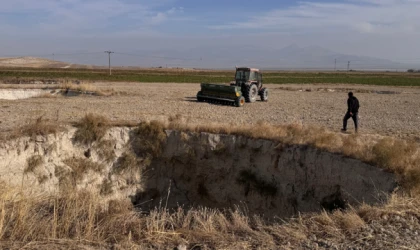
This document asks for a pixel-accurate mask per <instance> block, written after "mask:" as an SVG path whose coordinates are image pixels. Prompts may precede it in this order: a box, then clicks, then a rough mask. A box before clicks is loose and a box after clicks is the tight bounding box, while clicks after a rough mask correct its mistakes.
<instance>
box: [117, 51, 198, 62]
mask: <svg viewBox="0 0 420 250" xmlns="http://www.w3.org/2000/svg"><path fill="white" fill-rule="evenodd" d="M115 54H118V55H125V56H138V57H146V58H159V59H170V60H183V61H202V58H199V59H197V58H181V57H167V56H150V55H140V54H132V53H122V52H115Z"/></svg>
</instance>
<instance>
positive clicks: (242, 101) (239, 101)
mask: <svg viewBox="0 0 420 250" xmlns="http://www.w3.org/2000/svg"><path fill="white" fill-rule="evenodd" d="M244 104H245V98H244V97H243V96H241V97H238V98H237V99H236V100H235V106H236V107H242V106H244Z"/></svg>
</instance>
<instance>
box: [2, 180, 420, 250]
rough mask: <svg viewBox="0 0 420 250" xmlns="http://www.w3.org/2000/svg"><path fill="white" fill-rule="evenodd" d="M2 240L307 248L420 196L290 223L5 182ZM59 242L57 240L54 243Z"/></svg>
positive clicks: (418, 204) (413, 211) (416, 212)
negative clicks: (29, 190) (53, 192)
mask: <svg viewBox="0 0 420 250" xmlns="http://www.w3.org/2000/svg"><path fill="white" fill-rule="evenodd" d="M1 188H2V190H3V192H1V193H0V211H1V212H0V241H1V242H2V246H7V245H11V244H12V243H13V244H14V246H15V247H16V248H20V247H23V246H25V245H26V244H30V245H31V246H32V247H33V248H37V247H41V246H43V247H44V248H45V246H47V245H48V244H50V245H51V246H55V247H57V246H58V245H60V246H61V247H64V248H65V247H69V246H73V245H80V246H81V245H85V246H89V245H90V246H95V247H100V248H104V249H106V248H111V246H112V248H117V249H120V248H121V249H134V248H135V249H137V248H139V249H144V248H147V249H172V248H174V247H176V246H178V245H180V244H182V245H185V246H186V247H187V249H193V248H194V247H200V249H282V248H287V249H300V248H304V247H307V246H308V243H311V242H312V243H313V241H312V240H311V239H312V238H313V237H316V238H317V239H321V240H328V241H330V242H333V243H334V244H336V245H339V246H345V245H346V244H351V243H352V242H353V241H354V240H357V239H359V238H360V237H361V235H362V234H359V235H358V232H361V231H363V230H365V228H366V227H369V225H370V223H371V222H372V221H373V220H374V221H375V224H376V225H377V224H378V223H384V226H385V225H386V224H387V223H389V221H386V220H385V221H383V220H382V218H383V217H384V216H388V217H391V216H394V215H398V216H414V217H416V216H417V218H418V217H419V216H420V201H419V200H417V199H410V198H407V197H402V196H393V197H391V198H390V200H389V202H388V203H387V204H384V205H383V206H382V207H372V206H367V205H364V206H362V207H361V208H358V209H351V210H349V211H336V212H334V213H326V212H323V213H320V214H307V215H304V216H300V217H298V218H295V219H291V220H290V221H288V222H280V221H277V220H272V221H270V222H266V221H264V220H262V219H261V218H259V217H257V216H253V217H250V216H248V215H247V214H246V213H243V212H241V211H240V210H225V211H218V210H214V209H206V208H200V209H191V210H183V209H182V208H179V209H178V210H177V211H175V212H172V213H170V212H168V211H167V210H165V209H157V210H154V211H151V212H150V213H149V214H143V215H142V214H139V213H138V212H136V211H134V209H133V207H132V205H130V204H129V203H127V201H126V200H112V201H110V202H109V204H108V205H107V206H106V205H104V204H103V203H101V201H100V200H99V196H97V195H95V194H93V193H90V192H87V191H80V192H75V193H73V192H70V193H65V194H64V193H63V194H61V195H57V196H36V195H30V196H26V195H25V192H21V191H20V190H16V189H12V188H10V187H7V186H5V185H2V186H1ZM52 248H53V247H52Z"/></svg>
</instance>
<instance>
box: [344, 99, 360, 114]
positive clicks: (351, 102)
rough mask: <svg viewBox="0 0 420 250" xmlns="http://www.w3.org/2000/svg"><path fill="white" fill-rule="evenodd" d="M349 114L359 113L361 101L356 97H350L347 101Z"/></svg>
mask: <svg viewBox="0 0 420 250" xmlns="http://www.w3.org/2000/svg"><path fill="white" fill-rule="evenodd" d="M347 112H348V113H357V112H359V100H357V98H356V97H354V96H353V97H350V98H349V99H348V100H347Z"/></svg>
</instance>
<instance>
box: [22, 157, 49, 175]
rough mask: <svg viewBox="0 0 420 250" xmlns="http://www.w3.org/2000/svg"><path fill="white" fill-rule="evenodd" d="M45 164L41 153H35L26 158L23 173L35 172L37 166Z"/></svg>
mask: <svg viewBox="0 0 420 250" xmlns="http://www.w3.org/2000/svg"><path fill="white" fill-rule="evenodd" d="M42 164H44V158H42V156H40V155H33V156H31V157H29V158H28V159H27V160H26V167H25V170H24V171H23V173H25V174H27V173H34V172H35V170H36V168H38V167H39V166H41V165H42Z"/></svg>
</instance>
